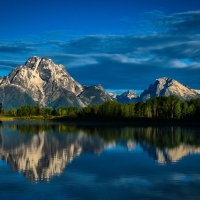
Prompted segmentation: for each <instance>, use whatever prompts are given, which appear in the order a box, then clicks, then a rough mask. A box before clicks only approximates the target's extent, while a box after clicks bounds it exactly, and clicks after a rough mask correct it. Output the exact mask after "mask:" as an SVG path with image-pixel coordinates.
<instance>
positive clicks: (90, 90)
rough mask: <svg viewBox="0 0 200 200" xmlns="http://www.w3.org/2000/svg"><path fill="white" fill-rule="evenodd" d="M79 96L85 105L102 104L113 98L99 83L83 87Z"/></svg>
mask: <svg viewBox="0 0 200 200" xmlns="http://www.w3.org/2000/svg"><path fill="white" fill-rule="evenodd" d="M79 98H80V99H81V101H82V102H84V104H86V105H89V104H90V105H95V104H102V103H103V102H105V101H109V100H112V99H113V98H112V97H111V96H110V95H109V94H108V93H107V92H106V91H105V90H104V89H103V87H102V86H101V85H95V86H91V87H85V89H84V91H83V92H82V93H81V94H80V95H79Z"/></svg>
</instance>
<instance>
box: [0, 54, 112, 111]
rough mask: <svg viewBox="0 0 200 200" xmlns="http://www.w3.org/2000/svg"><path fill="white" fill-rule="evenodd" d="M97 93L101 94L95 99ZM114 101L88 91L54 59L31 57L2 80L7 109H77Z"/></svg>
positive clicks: (0, 93)
mask: <svg viewBox="0 0 200 200" xmlns="http://www.w3.org/2000/svg"><path fill="white" fill-rule="evenodd" d="M94 93H95V94H98V95H97V96H95V100H92V99H94ZM105 100H111V98H110V96H109V95H108V94H107V93H106V92H105V91H104V89H103V88H102V87H99V86H93V87H85V86H83V85H81V84H80V83H78V82H77V81H75V80H74V79H73V78H72V77H71V76H70V75H69V73H67V71H66V68H65V67H64V66H63V65H57V64H55V63H54V62H53V61H52V60H51V59H48V58H39V57H37V56H34V57H31V58H29V59H28V61H27V62H26V63H25V65H23V66H18V67H16V68H15V69H14V70H13V71H12V72H11V73H10V74H9V75H8V76H5V77H4V78H3V79H0V102H2V103H3V105H4V108H5V109H10V108H12V107H15V108H18V107H19V106H21V105H25V104H28V105H36V104H39V105H41V106H50V107H53V108H57V107H59V106H77V107H83V106H87V105H88V104H90V103H98V102H99V103H103V102H104V101H105Z"/></svg>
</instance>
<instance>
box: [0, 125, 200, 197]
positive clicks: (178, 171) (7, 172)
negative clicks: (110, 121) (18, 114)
mask: <svg viewBox="0 0 200 200" xmlns="http://www.w3.org/2000/svg"><path fill="white" fill-rule="evenodd" d="M199 153H200V128H199V127H167V126H165V127H163V126H162V127H156V126H154V127H134V126H129V127H125V126H103V125H101V126H89V125H87V126H86V125H79V126H78V125H65V124H53V123H46V124H44V123H30V122H29V123H22V122H21V123H20V122H4V123H3V125H2V126H1V127H0V158H1V159H0V199H200V154H199Z"/></svg>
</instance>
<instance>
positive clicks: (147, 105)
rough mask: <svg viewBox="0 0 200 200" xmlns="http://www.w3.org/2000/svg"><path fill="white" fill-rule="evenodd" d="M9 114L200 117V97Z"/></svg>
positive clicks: (24, 108)
mask: <svg viewBox="0 0 200 200" xmlns="http://www.w3.org/2000/svg"><path fill="white" fill-rule="evenodd" d="M1 105H2V104H0V106H1ZM0 108H1V107H0ZM8 113H9V115H10V116H19V117H27V118H34V117H33V116H42V118H43V119H51V118H52V115H54V116H57V117H59V118H60V117H61V118H62V117H64V118H66V119H70V118H72V119H75V118H77V119H84V120H88V119H89V120H107V119H109V120H110V119H111V120H132V119H138V118H153V119H161V118H162V119H189V118H197V119H198V118H200V98H199V99H192V100H189V101H182V100H180V99H179V98H178V97H176V96H173V95H171V96H168V97H166V96H160V97H155V98H153V99H151V100H147V101H146V102H138V103H125V104H121V103H118V102H116V101H106V102H104V103H103V104H101V105H89V106H87V107H83V108H77V107H75V106H69V107H60V108H57V109H56V110H53V109H52V108H48V107H45V108H41V107H40V106H39V105H36V106H28V105H25V106H21V107H19V108H18V109H17V110H16V109H15V108H12V109H10V110H9V111H8ZM35 118H38V117H35ZM38 119H39V118H38Z"/></svg>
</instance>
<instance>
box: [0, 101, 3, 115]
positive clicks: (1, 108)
mask: <svg viewBox="0 0 200 200" xmlns="http://www.w3.org/2000/svg"><path fill="white" fill-rule="evenodd" d="M2 113H3V104H2V103H0V114H2Z"/></svg>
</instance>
